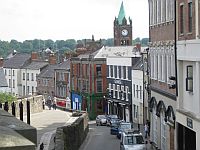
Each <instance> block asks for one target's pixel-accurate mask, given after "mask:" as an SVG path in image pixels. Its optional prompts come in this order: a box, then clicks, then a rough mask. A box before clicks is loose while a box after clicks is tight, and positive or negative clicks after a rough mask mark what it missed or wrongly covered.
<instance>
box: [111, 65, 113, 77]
mask: <svg viewBox="0 0 200 150" xmlns="http://www.w3.org/2000/svg"><path fill="white" fill-rule="evenodd" d="M110 75H111V77H113V66H110Z"/></svg>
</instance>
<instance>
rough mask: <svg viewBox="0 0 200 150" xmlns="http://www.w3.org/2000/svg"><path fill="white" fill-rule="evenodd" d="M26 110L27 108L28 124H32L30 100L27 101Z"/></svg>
mask: <svg viewBox="0 0 200 150" xmlns="http://www.w3.org/2000/svg"><path fill="white" fill-rule="evenodd" d="M26 106H27V107H26V110H27V124H30V101H28V100H27V102H26Z"/></svg>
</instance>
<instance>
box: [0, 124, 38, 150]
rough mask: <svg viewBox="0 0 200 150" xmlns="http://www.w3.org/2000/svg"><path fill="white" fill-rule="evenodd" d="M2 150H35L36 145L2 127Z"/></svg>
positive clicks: (0, 127)
mask: <svg viewBox="0 0 200 150" xmlns="http://www.w3.org/2000/svg"><path fill="white" fill-rule="evenodd" d="M0 135H1V136H0V141H1V142H0V150H5V149H6V150H27V149H28V150H35V144H34V143H32V142H31V141H29V140H28V139H26V138H25V137H23V136H21V135H20V134H18V133H17V132H15V131H13V130H12V129H10V128H7V127H2V126H0Z"/></svg>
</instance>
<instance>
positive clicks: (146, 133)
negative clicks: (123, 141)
mask: <svg viewBox="0 0 200 150" xmlns="http://www.w3.org/2000/svg"><path fill="white" fill-rule="evenodd" d="M144 132H145V139H146V138H147V137H148V134H149V127H148V124H147V123H146V124H145V125H144Z"/></svg>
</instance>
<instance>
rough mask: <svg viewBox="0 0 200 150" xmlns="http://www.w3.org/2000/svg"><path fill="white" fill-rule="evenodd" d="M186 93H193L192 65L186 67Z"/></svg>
mask: <svg viewBox="0 0 200 150" xmlns="http://www.w3.org/2000/svg"><path fill="white" fill-rule="evenodd" d="M190 69H191V70H190ZM186 91H189V92H193V66H192V65H188V66H186Z"/></svg>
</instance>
